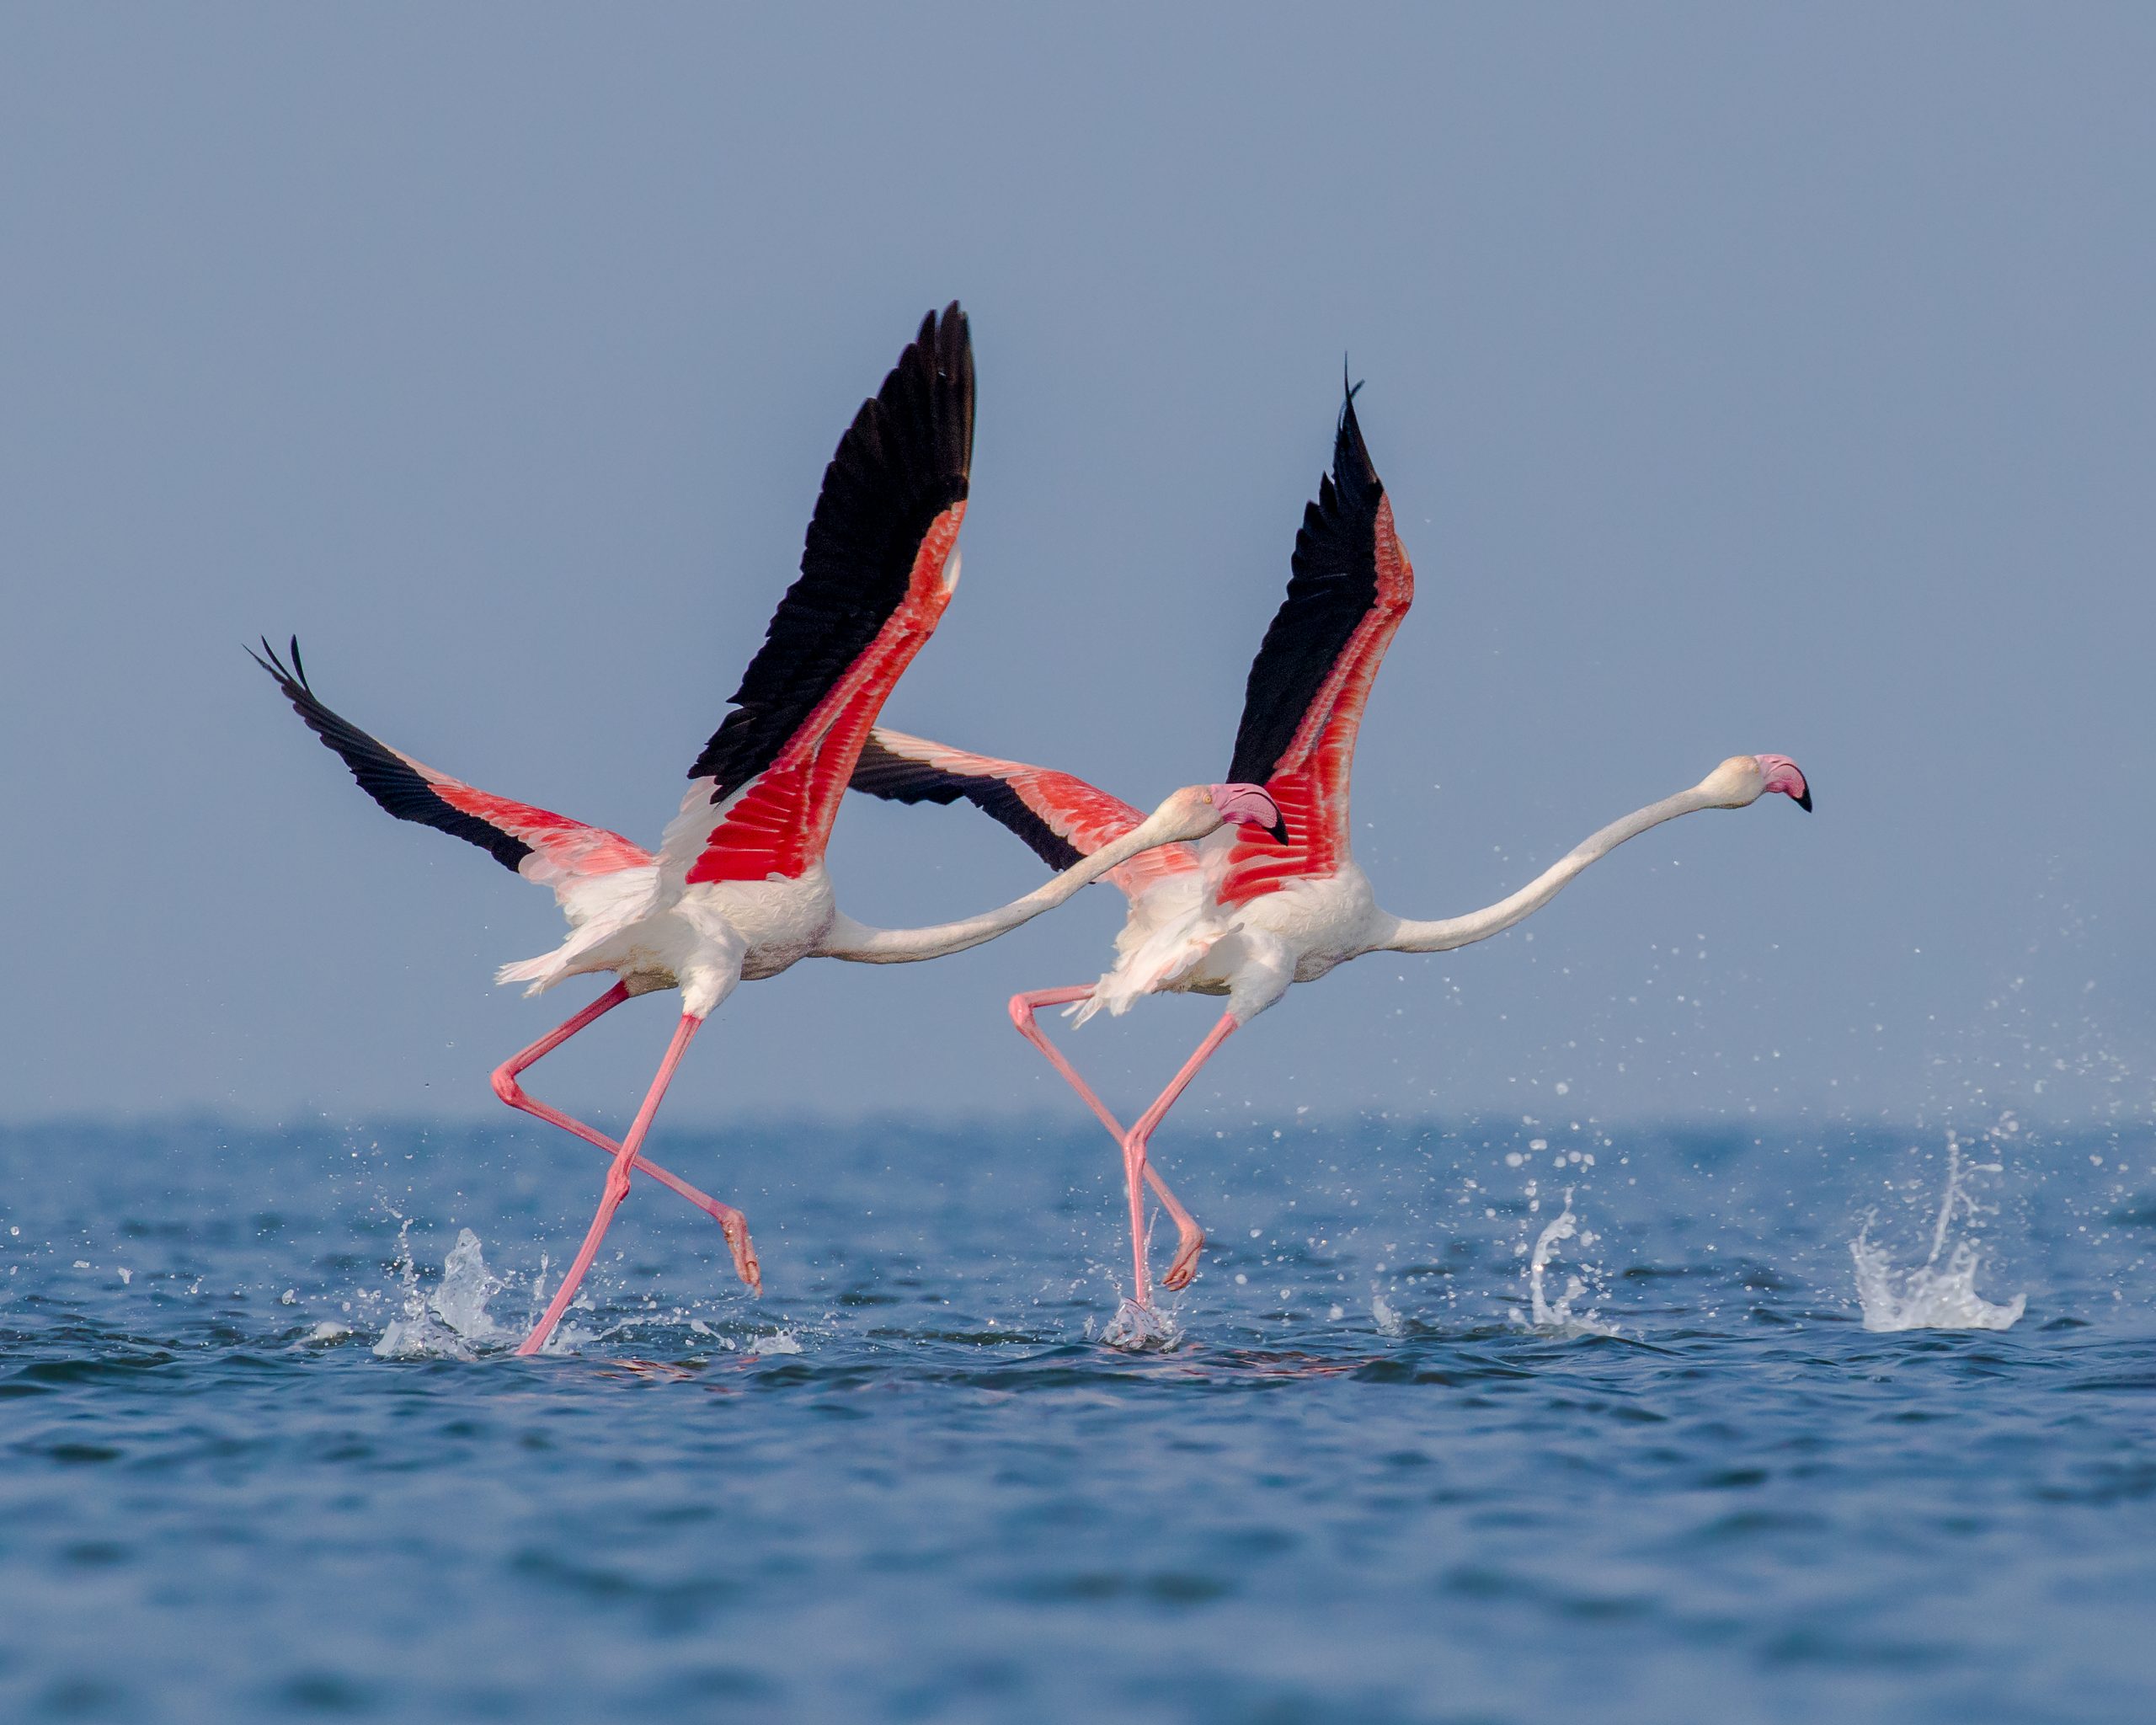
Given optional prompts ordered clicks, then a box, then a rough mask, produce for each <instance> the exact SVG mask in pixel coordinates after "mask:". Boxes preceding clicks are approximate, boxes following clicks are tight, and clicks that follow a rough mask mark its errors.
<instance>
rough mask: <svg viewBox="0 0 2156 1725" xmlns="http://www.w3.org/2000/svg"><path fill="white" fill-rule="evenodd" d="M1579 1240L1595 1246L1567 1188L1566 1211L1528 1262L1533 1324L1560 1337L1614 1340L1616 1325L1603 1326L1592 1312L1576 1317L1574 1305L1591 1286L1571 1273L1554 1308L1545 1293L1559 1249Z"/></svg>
mask: <svg viewBox="0 0 2156 1725" xmlns="http://www.w3.org/2000/svg"><path fill="white" fill-rule="evenodd" d="M1572 1239H1577V1240H1578V1241H1579V1242H1580V1244H1581V1245H1582V1246H1591V1245H1593V1243H1594V1236H1593V1235H1592V1234H1582V1233H1581V1232H1580V1225H1579V1220H1578V1218H1577V1217H1576V1216H1575V1215H1573V1214H1572V1188H1571V1187H1569V1186H1567V1187H1566V1188H1565V1207H1564V1210H1562V1211H1561V1213H1560V1214H1559V1215H1556V1216H1555V1217H1554V1218H1552V1219H1551V1220H1550V1221H1549V1222H1547V1223H1546V1224H1545V1225H1544V1226H1543V1230H1542V1231H1541V1233H1540V1234H1539V1235H1537V1236H1535V1241H1534V1254H1533V1256H1531V1257H1530V1258H1529V1259H1528V1265H1527V1291H1528V1296H1529V1302H1530V1304H1531V1306H1532V1315H1531V1316H1529V1320H1528V1321H1529V1323H1530V1324H1532V1325H1533V1327H1534V1328H1536V1329H1538V1330H1545V1331H1548V1332H1550V1333H1552V1334H1554V1335H1560V1336H1614V1335H1615V1334H1617V1330H1616V1328H1615V1327H1614V1325H1611V1324H1607V1323H1604V1322H1602V1319H1601V1317H1600V1316H1599V1315H1598V1313H1596V1312H1595V1311H1593V1310H1592V1309H1589V1310H1588V1311H1584V1312H1582V1313H1581V1314H1579V1315H1578V1316H1574V1315H1573V1312H1572V1302H1573V1301H1574V1300H1577V1299H1578V1298H1580V1297H1581V1295H1584V1294H1585V1293H1587V1292H1588V1285H1587V1283H1586V1282H1585V1281H1584V1280H1583V1279H1581V1278H1580V1277H1579V1276H1577V1275H1575V1274H1572V1273H1570V1272H1569V1271H1568V1272H1567V1273H1566V1276H1565V1291H1564V1292H1563V1293H1562V1294H1561V1295H1558V1296H1557V1301H1556V1304H1555V1305H1554V1306H1553V1305H1551V1304H1550V1300H1549V1297H1548V1295H1547V1294H1546V1293H1545V1281H1544V1279H1545V1276H1546V1275H1547V1274H1548V1272H1549V1268H1550V1259H1551V1258H1554V1257H1555V1256H1556V1248H1557V1247H1558V1245H1559V1244H1560V1243H1561V1242H1564V1241H1566V1240H1572Z"/></svg>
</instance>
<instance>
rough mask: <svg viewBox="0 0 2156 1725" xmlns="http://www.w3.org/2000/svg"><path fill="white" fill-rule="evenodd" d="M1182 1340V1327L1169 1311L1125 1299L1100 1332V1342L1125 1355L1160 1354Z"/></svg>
mask: <svg viewBox="0 0 2156 1725" xmlns="http://www.w3.org/2000/svg"><path fill="white" fill-rule="evenodd" d="M1101 1341H1102V1345H1104V1346H1106V1347H1109V1348H1121V1349H1122V1350H1123V1352H1124V1353H1126V1354H1161V1353H1165V1352H1166V1351H1167V1350H1168V1349H1169V1348H1172V1347H1174V1346H1175V1345H1176V1343H1178V1342H1180V1341H1182V1325H1180V1324H1178V1323H1177V1322H1176V1320H1175V1315H1174V1314H1173V1313H1172V1312H1166V1311H1161V1310H1160V1309H1159V1308H1158V1307H1156V1306H1140V1305H1139V1303H1138V1302H1137V1301H1136V1300H1124V1301H1123V1304H1122V1305H1120V1306H1117V1307H1116V1309H1115V1316H1113V1317H1112V1318H1110V1319H1109V1320H1108V1321H1107V1327H1105V1328H1103V1329H1102V1332H1101Z"/></svg>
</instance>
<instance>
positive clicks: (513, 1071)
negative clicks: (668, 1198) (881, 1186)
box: [494, 982, 764, 1294]
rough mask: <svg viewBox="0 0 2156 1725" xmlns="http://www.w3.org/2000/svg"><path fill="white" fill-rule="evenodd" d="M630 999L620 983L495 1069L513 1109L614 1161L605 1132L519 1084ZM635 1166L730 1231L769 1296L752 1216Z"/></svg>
mask: <svg viewBox="0 0 2156 1725" xmlns="http://www.w3.org/2000/svg"><path fill="white" fill-rule="evenodd" d="M628 997H629V991H628V987H627V985H626V984H624V983H619V982H617V983H616V984H615V985H613V986H612V987H611V988H610V989H608V990H607V991H606V993H604V994H602V995H601V996H599V998H598V999H597V1000H595V1001H593V1002H592V1003H591V1004H590V1006H588V1007H585V1008H584V1010H583V1011H582V1012H579V1013H578V1014H577V1015H576V1017H574V1018H572V1019H570V1020H569V1021H568V1023H566V1024H563V1026H562V1027H561V1028H559V1029H558V1030H554V1031H552V1032H550V1033H548V1034H547V1035H545V1036H542V1037H541V1038H540V1039H539V1040H538V1041H536V1042H535V1043H533V1044H531V1047H530V1048H527V1049H524V1050H523V1051H522V1052H521V1053H520V1054H515V1055H510V1057H509V1059H507V1060H504V1061H503V1062H502V1063H501V1065H499V1066H497V1067H495V1068H494V1094H495V1095H496V1096H498V1097H500V1098H501V1099H502V1100H503V1101H504V1102H505V1103H508V1104H509V1105H510V1107H511V1108H521V1109H522V1110H523V1111H524V1112H525V1113H526V1114H531V1115H532V1116H533V1117H535V1118H536V1119H542V1120H544V1121H545V1122H546V1123H547V1124H548V1125H550V1126H558V1127H560V1128H561V1129H562V1130H563V1131H564V1132H567V1133H569V1134H571V1135H573V1136H575V1137H578V1138H581V1139H582V1140H584V1142H585V1143H586V1144H589V1145H592V1146H595V1147H596V1148H598V1149H600V1150H603V1151H606V1154H607V1155H608V1156H619V1155H620V1154H621V1151H622V1146H620V1145H618V1144H616V1142H615V1141H614V1140H612V1139H611V1138H609V1137H608V1136H607V1135H606V1134H605V1133H603V1132H600V1131H599V1130H596V1129H595V1128H593V1127H590V1126H587V1125H585V1124H584V1122H583V1121H581V1120H577V1119H571V1118H570V1117H569V1116H568V1115H567V1114H563V1112H562V1111H561V1110H560V1109H559V1108H550V1107H548V1106H547V1104H546V1103H543V1102H541V1101H539V1100H538V1098H536V1097H532V1096H528V1095H526V1093H525V1090H524V1087H523V1086H522V1085H520V1084H519V1083H518V1082H517V1076H518V1075H519V1074H520V1073H521V1072H523V1071H525V1070H526V1068H527V1067H530V1066H533V1065H536V1064H537V1063H538V1062H539V1061H541V1060H544V1059H545V1058H546V1057H547V1055H550V1054H552V1053H553V1051H554V1050H555V1049H558V1048H559V1047H560V1046H561V1045H562V1044H563V1043H565V1042H567V1041H568V1039H570V1038H571V1037H572V1036H574V1035H575V1034H576V1033H577V1032H579V1030H583V1029H584V1028H588V1027H589V1026H590V1025H592V1024H595V1023H597V1022H598V1021H599V1020H600V1018H602V1017H605V1016H606V1014H607V1013H609V1012H612V1011H613V1010H614V1008H615V1007H618V1006H620V1005H621V1004H622V1001H625V1000H627V999H628ZM634 1166H635V1167H636V1170H637V1172H638V1173H640V1174H648V1175H650V1176H651V1178H653V1179H654V1180H656V1181H658V1182H659V1184H660V1185H662V1186H664V1187H665V1188H668V1189H669V1190H670V1191H674V1192H678V1193H680V1194H681V1196H682V1197H684V1198H686V1199H688V1200H689V1202H690V1203H691V1204H694V1205H696V1208H697V1209H698V1210H702V1212H703V1213H704V1214H705V1215H707V1216H709V1217H710V1218H711V1219H712V1220H713V1221H715V1222H717V1223H718V1225H719V1226H720V1227H722V1228H723V1229H724V1230H725V1231H726V1243H727V1246H728V1249H730V1250H731V1251H732V1252H733V1253H734V1272H735V1274H738V1275H739V1277H740V1278H741V1279H742V1280H743V1281H744V1282H746V1283H747V1284H749V1286H750V1288H751V1289H753V1290H755V1292H757V1293H759V1294H760V1293H762V1292H763V1288H764V1278H763V1270H762V1267H761V1266H760V1265H759V1264H758V1263H757V1262H756V1247H755V1242H752V1241H751V1240H750V1238H749V1219H748V1218H747V1217H746V1216H744V1215H742V1214H741V1212H740V1211H739V1210H736V1209H734V1206H733V1205H732V1204H721V1203H720V1202H719V1201H718V1199H716V1198H713V1197H712V1196H710V1195H709V1194H707V1193H703V1192H700V1191H698V1190H697V1189H696V1188H695V1187H694V1186H691V1184H690V1183H688V1182H687V1181H686V1180H684V1179H683V1178H681V1177H680V1175H679V1174H673V1173H669V1172H667V1171H666V1170H665V1169H664V1168H662V1167H659V1164H658V1163H657V1162H652V1161H650V1160H648V1158H646V1157H644V1156H638V1158H637V1159H636V1162H635V1164H634Z"/></svg>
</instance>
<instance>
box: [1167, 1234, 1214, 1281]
mask: <svg viewBox="0 0 2156 1725" xmlns="http://www.w3.org/2000/svg"><path fill="white" fill-rule="evenodd" d="M1204 1250H1205V1232H1204V1230H1203V1229H1202V1228H1195V1227H1191V1228H1185V1229H1184V1230H1183V1231H1182V1234H1181V1235H1180V1236H1178V1237H1177V1242H1176V1256H1175V1262H1174V1263H1171V1264H1170V1265H1169V1266H1168V1273H1167V1274H1166V1275H1164V1276H1162V1277H1161V1286H1162V1287H1163V1288H1166V1290H1168V1291H1169V1292H1170V1293H1171V1294H1172V1293H1180V1292H1181V1291H1182V1290H1183V1289H1185V1288H1187V1287H1188V1286H1189V1285H1190V1279H1191V1278H1192V1277H1193V1276H1194V1275H1196V1274H1198V1253H1199V1252H1203V1251H1204Z"/></svg>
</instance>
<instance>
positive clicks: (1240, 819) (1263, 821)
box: [1206, 785, 1288, 845]
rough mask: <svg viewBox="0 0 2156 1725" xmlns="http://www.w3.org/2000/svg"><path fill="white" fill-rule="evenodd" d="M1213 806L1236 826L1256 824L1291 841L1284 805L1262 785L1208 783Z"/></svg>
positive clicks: (1279, 838) (1282, 838) (1283, 839)
mask: <svg viewBox="0 0 2156 1725" xmlns="http://www.w3.org/2000/svg"><path fill="white" fill-rule="evenodd" d="M1206 789H1207V791H1208V793H1209V794H1210V795H1211V797H1212V798H1213V807H1214V810H1215V811H1216V812H1217V813H1218V814H1219V817H1220V819H1221V820H1224V821H1226V822H1228V823H1229V824H1230V825H1233V826H1255V827H1258V828H1261V829H1262V830H1264V831H1266V832H1268V833H1270V834H1272V835H1273V837H1274V839H1276V840H1277V841H1279V842H1280V843H1281V844H1283V845H1284V844H1286V843H1287V842H1288V823H1287V822H1286V821H1285V820H1282V819H1281V818H1280V805H1279V804H1277V803H1275V802H1274V801H1273V798H1272V796H1271V794H1270V793H1268V792H1267V790H1266V788H1265V787H1264V786H1262V785H1208V786H1207V787H1206Z"/></svg>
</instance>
